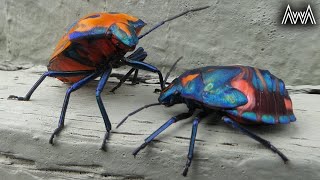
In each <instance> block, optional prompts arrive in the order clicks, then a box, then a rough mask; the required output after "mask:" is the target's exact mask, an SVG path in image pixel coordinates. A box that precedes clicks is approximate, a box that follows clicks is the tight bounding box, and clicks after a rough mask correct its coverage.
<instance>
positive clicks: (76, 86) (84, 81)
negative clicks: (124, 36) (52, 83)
mask: <svg viewBox="0 0 320 180" xmlns="http://www.w3.org/2000/svg"><path fill="white" fill-rule="evenodd" d="M100 74H101V73H100V72H95V73H92V74H91V75H89V76H86V77H85V78H83V79H81V80H80V81H78V82H76V83H74V84H73V85H72V86H71V87H70V88H69V89H68V90H67V92H66V96H65V98H64V102H63V106H62V110H61V115H60V119H59V124H58V128H57V129H55V130H54V132H53V133H52V135H51V137H50V140H49V143H50V144H53V138H54V137H55V136H56V135H58V134H59V133H60V131H61V130H62V129H63V127H64V119H65V115H66V111H67V107H68V103H69V98H70V94H71V93H72V92H73V91H76V90H78V89H79V88H81V87H82V86H84V85H85V84H87V83H88V82H90V81H91V80H94V79H95V78H97V77H98V76H99V75H100Z"/></svg>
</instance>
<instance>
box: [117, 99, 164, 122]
mask: <svg viewBox="0 0 320 180" xmlns="http://www.w3.org/2000/svg"><path fill="white" fill-rule="evenodd" d="M158 105H161V103H152V104H148V105H145V106H142V107H141V108H139V109H137V110H135V111H133V112H131V113H129V114H128V115H127V116H126V117H125V118H123V119H122V120H121V121H120V123H119V124H118V125H117V127H116V128H118V127H120V126H121V125H122V124H123V123H124V122H125V121H126V120H127V119H128V117H130V116H132V115H134V114H136V113H137V112H139V111H141V110H143V109H145V108H148V107H151V106H158Z"/></svg>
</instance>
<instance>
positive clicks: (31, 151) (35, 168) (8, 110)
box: [0, 67, 320, 180]
mask: <svg viewBox="0 0 320 180" xmlns="http://www.w3.org/2000/svg"><path fill="white" fill-rule="evenodd" d="M44 70H45V68H44V67H40V68H31V69H28V70H20V71H0V82H1V83H0V142H1V144H0V179H1V180H2V179H17V180H18V179H19V180H20V179H62V178H63V179H312V180H316V179H319V178H320V132H319V127H320V121H319V117H320V111H319V106H318V104H319V100H320V96H319V95H318V94H308V92H309V93H310V92H316V90H319V88H320V87H319V86H302V87H300V88H299V87H296V86H295V87H289V88H290V93H291V98H292V101H293V105H294V112H295V115H296V117H297V121H296V122H294V123H291V124H289V125H277V126H261V127H248V128H249V129H250V130H252V131H253V132H255V133H257V134H258V135H261V136H262V137H264V138H265V139H267V140H270V141H271V142H272V143H273V144H274V145H275V146H276V147H278V148H279V149H280V150H281V151H282V152H283V153H285V154H286V155H287V156H288V158H289V159H290V161H289V163H288V164H284V163H283V162H282V160H281V159H280V158H279V157H278V156H277V155H276V154H274V153H272V152H271V151H270V150H268V149H265V148H264V147H263V146H262V145H260V144H259V143H257V142H255V141H254V140H252V139H250V138H248V137H247V136H245V135H242V134H241V133H239V132H238V131H236V130H234V129H232V128H230V127H228V126H227V125H226V124H224V123H223V122H222V121H221V120H219V119H217V117H216V116H215V115H212V116H210V117H207V118H205V119H204V120H203V121H201V123H200V124H199V128H198V134H197V140H196V145H195V157H194V161H193V163H192V165H191V167H190V169H189V174H188V177H186V178H183V177H182V175H181V173H182V171H183V167H184V165H185V162H186V157H187V151H188V146H189V141H190V134H191V126H192V118H189V119H188V120H185V121H181V122H179V123H176V124H174V125H173V126H172V127H170V128H169V129H167V130H166V131H164V132H163V133H162V134H161V135H159V136H158V137H157V138H156V141H154V142H153V143H151V144H150V145H149V146H148V147H146V148H145V149H143V150H142V151H141V152H140V154H138V156H137V157H136V158H134V157H133V156H132V155H131V153H132V151H133V150H134V149H135V148H136V147H138V146H139V145H140V144H141V143H143V140H144V139H145V138H146V137H147V136H148V135H149V134H150V133H152V132H153V131H154V130H156V129H157V128H158V127H160V125H162V124H163V123H164V122H165V121H167V120H168V119H169V118H170V117H172V116H174V115H177V114H178V113H181V112H184V111H186V107H185V106H184V105H177V106H173V107H171V108H165V107H160V106H158V107H152V108H149V109H146V110H144V111H142V112H141V113H139V114H137V115H135V116H132V117H130V118H129V120H128V121H127V122H126V123H125V124H124V125H123V126H122V127H121V128H119V129H115V128H114V129H113V130H112V135H111V137H110V141H108V143H107V152H102V151H101V150H99V148H100V145H101V141H102V138H103V136H104V133H105V129H104V124H103V120H102V117H101V115H100V112H99V110H98V106H97V103H96V99H95V87H96V85H97V81H94V82H92V83H90V84H89V85H87V86H85V87H83V88H82V89H80V90H78V91H76V92H74V93H73V94H72V95H71V99H70V103H69V108H68V111H67V114H66V126H65V129H64V130H63V131H62V132H61V134H60V135H59V136H58V137H57V138H56V139H55V143H56V144H55V145H54V146H51V145H50V144H49V143H48V140H49V137H50V135H51V133H52V132H53V130H54V129H55V128H56V126H57V123H58V119H59V116H60V111H61V106H62V102H63V98H64V95H65V91H66V89H67V88H68V87H69V85H68V84H63V83H61V82H60V81H58V80H56V79H54V78H47V79H46V80H45V81H44V82H43V84H42V85H40V87H39V88H38V89H37V91H36V92H35V93H34V95H33V96H32V97H31V101H23V102H22V101H14V100H7V97H8V96H9V95H10V94H15V95H21V96H22V95H24V94H25V93H26V92H27V91H28V90H29V89H30V87H31V86H32V84H33V83H34V82H35V81H36V80H37V79H38V78H39V77H40V75H41V74H42V72H43V71H44ZM115 82H117V79H115V78H111V79H110V82H109V83H107V85H106V88H105V90H104V92H103V95H102V98H103V101H104V104H105V106H106V109H107V112H108V114H109V117H110V119H111V122H112V126H113V127H115V126H116V125H117V124H118V123H119V121H120V120H121V119H122V118H123V117H125V116H126V115H127V114H128V113H129V112H131V111H133V110H135V109H136V108H138V107H140V106H142V105H144V104H148V103H153V102H156V101H157V96H158V95H157V94H155V93H153V90H154V88H157V87H158V85H152V84H143V83H140V84H139V85H136V86H131V85H129V84H125V85H124V86H123V87H121V88H120V89H118V91H117V92H116V93H115V94H110V93H109V91H110V90H111V88H112V87H114V86H115V85H116V83H115ZM302 88H303V89H302ZM141 97H143V98H141Z"/></svg>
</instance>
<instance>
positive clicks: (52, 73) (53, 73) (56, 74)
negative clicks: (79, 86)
mask: <svg viewBox="0 0 320 180" xmlns="http://www.w3.org/2000/svg"><path fill="white" fill-rule="evenodd" d="M92 73H93V71H74V72H71V71H70V72H69V71H68V72H59V71H47V72H45V73H44V74H43V75H42V76H41V77H40V79H39V80H38V81H37V82H36V83H35V84H34V85H33V86H32V88H31V89H30V90H29V92H28V93H27V94H26V95H25V97H19V96H15V95H10V96H9V97H8V99H17V100H19V101H29V100H30V97H31V95H32V94H33V92H34V91H35V90H36V89H37V88H38V86H39V85H40V84H41V83H42V81H43V80H44V79H45V78H46V77H47V76H50V77H72V76H79V75H87V74H92Z"/></svg>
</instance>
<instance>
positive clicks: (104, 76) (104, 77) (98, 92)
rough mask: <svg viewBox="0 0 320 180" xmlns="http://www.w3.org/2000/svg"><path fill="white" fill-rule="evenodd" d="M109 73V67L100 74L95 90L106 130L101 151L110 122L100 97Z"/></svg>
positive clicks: (102, 147)
mask: <svg viewBox="0 0 320 180" xmlns="http://www.w3.org/2000/svg"><path fill="white" fill-rule="evenodd" d="M110 74H111V68H109V69H107V70H106V71H105V72H104V73H103V74H102V76H101V79H100V81H99V84H98V87H97V90H96V98H97V102H98V106H99V109H100V112H101V115H102V118H103V121H104V124H105V126H106V131H107V132H106V134H105V135H104V138H103V142H102V146H101V150H103V151H106V147H105V146H106V140H107V139H108V138H109V135H110V131H111V123H110V120H109V117H108V114H107V112H106V109H105V107H104V105H103V102H102V99H101V92H102V90H103V88H104V86H105V85H106V83H107V80H108V78H109V76H110Z"/></svg>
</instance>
